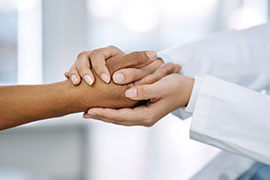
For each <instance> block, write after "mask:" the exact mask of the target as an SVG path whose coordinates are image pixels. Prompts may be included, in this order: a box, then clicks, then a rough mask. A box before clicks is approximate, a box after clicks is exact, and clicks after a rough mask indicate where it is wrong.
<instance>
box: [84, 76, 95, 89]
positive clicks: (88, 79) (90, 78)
mask: <svg viewBox="0 0 270 180" xmlns="http://www.w3.org/2000/svg"><path fill="white" fill-rule="evenodd" d="M83 79H84V81H85V82H86V83H87V84H88V85H89V86H92V85H93V83H94V81H95V80H94V78H93V76H91V75H90V74H86V75H84V77H83Z"/></svg>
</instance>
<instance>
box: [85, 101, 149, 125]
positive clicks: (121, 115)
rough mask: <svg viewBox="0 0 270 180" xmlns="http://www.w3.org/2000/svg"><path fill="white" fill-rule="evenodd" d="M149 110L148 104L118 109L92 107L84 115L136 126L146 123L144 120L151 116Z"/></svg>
mask: <svg viewBox="0 0 270 180" xmlns="http://www.w3.org/2000/svg"><path fill="white" fill-rule="evenodd" d="M148 111H149V110H148V109H147V107H146V106H142V107H140V108H138V107H137V108H134V109H130V108H122V109H117V110H116V109H110V108H92V109H90V110H89V111H88V114H86V115H85V116H84V117H90V118H95V119H99V120H102V121H105V122H110V123H114V124H119V125H126V126H134V125H144V121H146V120H147V117H148V116H149V113H148ZM138 112H139V113H138Z"/></svg>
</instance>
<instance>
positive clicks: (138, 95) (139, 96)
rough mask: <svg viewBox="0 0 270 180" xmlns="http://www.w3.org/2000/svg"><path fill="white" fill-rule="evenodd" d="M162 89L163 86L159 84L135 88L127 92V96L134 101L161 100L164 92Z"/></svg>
mask: <svg viewBox="0 0 270 180" xmlns="http://www.w3.org/2000/svg"><path fill="white" fill-rule="evenodd" d="M162 87H163V86H162V85H159V84H157V83H154V84H146V85H139V86H134V87H132V88H129V89H128V90H126V92H125V96H126V97H127V98H130V99H133V100H147V99H152V98H161V96H162V92H163V88H162Z"/></svg>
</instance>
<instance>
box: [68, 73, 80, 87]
mask: <svg viewBox="0 0 270 180" xmlns="http://www.w3.org/2000/svg"><path fill="white" fill-rule="evenodd" d="M70 80H71V82H72V84H73V85H75V86H76V85H78V84H79V83H80V80H81V78H80V77H79V76H78V75H76V74H72V75H71V76H70Z"/></svg>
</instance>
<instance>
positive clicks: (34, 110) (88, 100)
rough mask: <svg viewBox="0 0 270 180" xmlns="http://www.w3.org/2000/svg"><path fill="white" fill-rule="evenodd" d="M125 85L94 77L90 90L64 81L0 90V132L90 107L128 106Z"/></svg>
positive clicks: (129, 102) (129, 103) (129, 105)
mask: <svg viewBox="0 0 270 180" xmlns="http://www.w3.org/2000/svg"><path fill="white" fill-rule="evenodd" d="M129 86H130V85H115V84H114V83H112V82H111V83H110V84H105V83H103V82H101V80H100V79H98V78H97V80H96V82H95V84H94V85H93V87H89V86H88V85H87V84H85V83H84V82H82V83H81V84H80V85H79V86H77V87H76V86H73V85H72V84H71V83H70V82H69V81H68V80H66V81H62V82H58V83H54V84H48V85H30V86H5V87H0V99H1V101H0V102H1V104H0V130H2V129H7V128H10V127H14V126H18V125H21V124H25V123H29V122H33V121H37V120H41V119H46V118H52V117H59V116H64V115H67V114H71V113H76V112H83V111H86V110H87V109H89V108H91V107H111V108H119V107H132V106H134V104H135V103H136V101H132V100H129V99H127V98H125V96H124V92H125V90H126V89H127V88H128V87H129Z"/></svg>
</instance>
